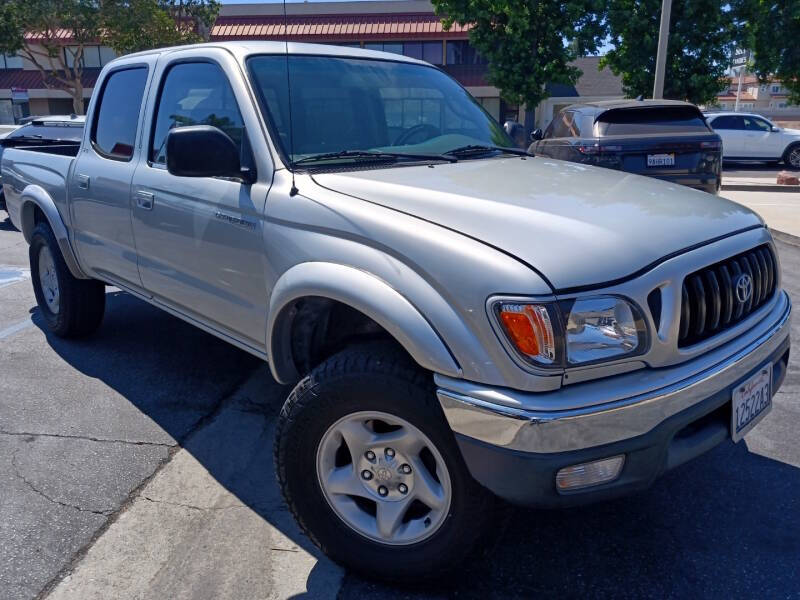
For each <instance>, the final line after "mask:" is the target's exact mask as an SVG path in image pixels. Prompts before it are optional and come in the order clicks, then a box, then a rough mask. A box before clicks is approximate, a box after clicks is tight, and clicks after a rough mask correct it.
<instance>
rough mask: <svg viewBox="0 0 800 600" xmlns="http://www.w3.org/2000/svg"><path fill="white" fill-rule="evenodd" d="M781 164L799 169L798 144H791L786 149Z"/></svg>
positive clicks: (799, 145)
mask: <svg viewBox="0 0 800 600" xmlns="http://www.w3.org/2000/svg"><path fill="white" fill-rule="evenodd" d="M783 164H785V165H786V166H787V167H791V168H792V169H800V144H793V145H791V146H789V147H788V148H787V149H786V152H784V154H783Z"/></svg>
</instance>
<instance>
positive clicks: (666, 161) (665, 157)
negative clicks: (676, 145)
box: [647, 154, 675, 167]
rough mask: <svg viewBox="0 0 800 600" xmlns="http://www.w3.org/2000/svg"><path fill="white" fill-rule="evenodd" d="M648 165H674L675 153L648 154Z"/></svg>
mask: <svg viewBox="0 0 800 600" xmlns="http://www.w3.org/2000/svg"><path fill="white" fill-rule="evenodd" d="M647 166H648V167H674V166H675V155H674V154H648V155H647Z"/></svg>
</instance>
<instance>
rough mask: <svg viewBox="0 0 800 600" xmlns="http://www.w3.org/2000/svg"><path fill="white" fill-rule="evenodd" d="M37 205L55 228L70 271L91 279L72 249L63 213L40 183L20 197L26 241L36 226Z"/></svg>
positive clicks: (30, 186) (76, 275) (79, 276)
mask: <svg viewBox="0 0 800 600" xmlns="http://www.w3.org/2000/svg"><path fill="white" fill-rule="evenodd" d="M37 206H38V207H39V208H40V209H41V211H42V212H43V213H44V216H45V217H46V218H47V221H48V222H49V223H50V228H51V229H52V230H53V233H54V234H55V236H56V240H58V246H59V248H60V249H61V254H62V255H63V256H64V262H66V263H67V267H68V268H69V270H70V273H72V275H73V276H75V277H77V278H78V279H89V277H88V276H87V275H86V274H85V273H84V272H83V271H82V270H81V268H80V266H79V265H78V259H77V257H76V256H75V252H74V251H73V249H72V244H70V242H69V234H68V233H67V227H66V226H65V225H64V220H63V219H62V218H61V213H59V212H58V209H57V208H56V205H55V203H54V202H53V199H52V198H51V197H50V194H48V193H47V191H45V189H44V188H42V187H41V186H38V185H29V186H27V187H26V188H25V190H24V191H23V192H22V196H21V197H20V214H19V219H20V222H21V225H22V227H21V229H22V235H23V236H25V241H26V242H28V244H30V243H31V235H32V234H33V229H34V227H35V226H36V224H35V222H34V208H35V207H37Z"/></svg>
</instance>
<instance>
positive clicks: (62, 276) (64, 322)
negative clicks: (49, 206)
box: [29, 223, 106, 338]
mask: <svg viewBox="0 0 800 600" xmlns="http://www.w3.org/2000/svg"><path fill="white" fill-rule="evenodd" d="M37 238H38V239H41V240H42V242H43V243H44V244H46V245H47V246H48V247H49V248H50V252H51V254H52V255H53V261H54V262H55V265H56V272H57V276H58V287H59V296H60V306H59V312H58V314H57V315H54V314H53V313H51V312H50V311H49V309H48V308H47V304H46V303H45V302H44V298H43V297H42V294H41V290H40V288H39V285H38V268H37V266H38V252H39V242H38V241H37ZM29 254H30V256H29V258H30V264H31V279H32V280H33V283H34V286H33V287H34V292H35V294H36V300H37V301H38V303H39V309H40V311H41V312H42V313H45V314H44V317H45V321H46V323H47V325H48V328H49V329H50V330H51V331H52V332H53V333H54V334H55V335H57V336H59V337H64V338H79V337H85V336H87V335H89V334H91V333H93V332H94V331H96V330H97V328H98V327H99V326H100V324H101V323H102V321H103V315H104V313H105V305H106V293H105V284H104V283H103V282H101V281H97V280H95V279H78V278H76V277H75V276H74V275H72V273H71V272H70V270H69V267H67V263H66V262H65V261H64V257H63V256H62V254H61V249H60V248H59V245H58V241H57V240H56V236H55V234H54V233H53V230H52V229H51V228H50V226H49V225H48V224H47V223H39V224H38V225H36V227H35V228H34V230H33V233H32V234H31V246H30V249H29Z"/></svg>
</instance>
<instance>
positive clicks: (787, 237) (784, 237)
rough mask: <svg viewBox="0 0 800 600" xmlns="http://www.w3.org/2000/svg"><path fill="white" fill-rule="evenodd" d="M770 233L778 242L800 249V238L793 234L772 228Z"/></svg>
mask: <svg viewBox="0 0 800 600" xmlns="http://www.w3.org/2000/svg"><path fill="white" fill-rule="evenodd" d="M769 232H770V233H771V234H772V237H773V238H775V239H776V240H780V241H781V242H783V243H785V244H789V245H791V246H797V247H798V248H800V236H796V235H792V234H791V233H784V232H783V231H778V230H777V229H772V228H770V230H769Z"/></svg>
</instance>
